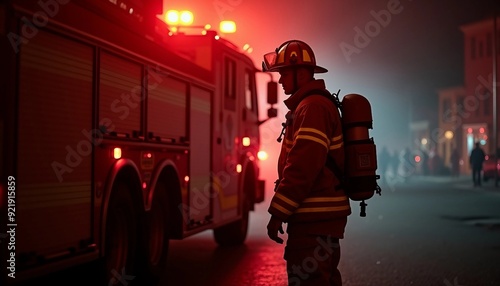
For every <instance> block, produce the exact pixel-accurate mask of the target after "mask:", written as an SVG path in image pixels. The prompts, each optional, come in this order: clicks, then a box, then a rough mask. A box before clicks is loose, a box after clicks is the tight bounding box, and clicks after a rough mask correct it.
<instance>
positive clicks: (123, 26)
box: [0, 0, 277, 285]
mask: <svg viewBox="0 0 500 286" xmlns="http://www.w3.org/2000/svg"><path fill="white" fill-rule="evenodd" d="M162 13H163V3H162V0H152V1H145V0H144V1H140V0H130V1H121V0H106V1H105V0H72V1H67V0H40V1H29V0H19V1H17V0H11V1H3V3H2V4H0V35H1V38H2V40H1V46H0V51H1V52H0V57H1V58H2V69H1V76H0V83H1V86H2V96H1V98H0V158H1V162H2V163H1V165H0V175H1V179H0V180H1V189H0V190H1V192H2V200H1V201H0V203H1V205H2V218H4V219H3V220H2V226H1V227H2V228H1V230H2V231H1V233H2V234H3V237H1V238H0V239H1V240H3V242H2V243H0V245H1V247H2V250H1V251H2V257H5V258H6V259H3V258H2V263H3V264H2V271H3V272H2V275H3V276H2V278H6V279H7V282H11V281H19V280H23V279H31V278H33V277H39V276H41V275H44V274H47V273H55V272H57V271H60V270H62V269H65V268H68V267H73V266H77V265H82V264H84V263H89V262H97V263H98V264H99V265H102V267H100V269H103V270H102V275H103V279H104V281H105V283H106V285H114V284H116V285H118V281H114V280H113V279H115V280H116V274H117V273H118V274H127V275H133V276H135V277H142V276H141V275H144V277H150V276H151V277H155V276H157V275H158V274H159V273H160V272H162V271H164V269H165V267H166V261H167V255H168V246H169V241H170V240H172V239H183V238H186V237H189V236H192V235H194V234H197V233H200V232H202V231H206V230H213V235H214V239H215V241H216V242H217V243H218V244H220V245H231V244H241V243H243V242H244V240H245V238H246V234H247V227H248V220H249V212H250V211H252V210H253V209H254V205H255V204H257V203H259V202H262V201H263V200H264V180H262V179H261V174H260V173H259V162H258V161H259V160H258V152H259V147H260V137H259V125H260V124H261V123H262V120H259V113H258V97H257V93H256V91H257V88H256V79H257V77H256V74H257V72H258V69H257V68H256V67H255V65H254V64H253V62H252V60H251V59H250V57H249V56H248V55H247V54H245V53H244V52H242V50H241V49H239V48H237V47H236V46H235V45H234V44H232V43H231V42H229V41H227V40H225V39H224V38H222V37H220V36H219V35H218V34H217V33H216V32H214V31H203V33H199V34H196V35H189V34H187V33H185V34H183V33H181V32H178V33H172V30H171V29H169V26H168V25H166V23H165V22H164V21H161V19H159V17H157V15H159V14H162ZM276 86H277V85H276V83H275V82H273V81H271V82H270V83H269V84H268V87H271V88H270V89H269V90H268V103H270V104H271V108H270V109H269V111H270V112H268V116H269V117H272V116H274V114H275V109H274V108H272V104H274V103H276V93H277V89H276ZM5 264H6V265H5ZM5 271H6V273H4V272H5ZM14 277H15V278H14ZM136 281H138V279H136V280H134V281H129V282H130V283H132V284H133V283H135V282H136ZM115 282H116V283H115Z"/></svg>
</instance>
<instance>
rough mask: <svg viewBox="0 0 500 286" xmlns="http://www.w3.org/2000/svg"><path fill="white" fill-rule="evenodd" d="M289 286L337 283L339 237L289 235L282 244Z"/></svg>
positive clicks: (338, 277) (336, 284)
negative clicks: (284, 244) (285, 242)
mask: <svg viewBox="0 0 500 286" xmlns="http://www.w3.org/2000/svg"><path fill="white" fill-rule="evenodd" d="M284 258H285V260H286V262H287V272H288V285H289V286H308V285H314V286H322V285H325V286H326V285H330V286H341V285H342V277H341V275H340V271H339V270H338V268H337V267H338V265H339V261H340V244H339V239H338V238H334V237H331V236H327V235H308V236H299V237H296V235H295V236H289V237H288V240H287V245H286V247H285V257H284Z"/></svg>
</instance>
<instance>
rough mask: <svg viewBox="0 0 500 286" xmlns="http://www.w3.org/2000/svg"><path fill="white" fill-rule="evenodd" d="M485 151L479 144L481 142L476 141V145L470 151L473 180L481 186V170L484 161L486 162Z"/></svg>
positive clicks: (475, 184)
mask: <svg viewBox="0 0 500 286" xmlns="http://www.w3.org/2000/svg"><path fill="white" fill-rule="evenodd" d="M484 157H485V154H484V151H483V149H481V147H480V146H479V142H476V147H474V149H472V151H471V153H470V158H469V162H470V166H471V168H472V182H473V183H474V187H475V186H481V171H482V170H483V162H484Z"/></svg>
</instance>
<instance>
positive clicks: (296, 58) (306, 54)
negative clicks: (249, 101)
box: [262, 40, 328, 73]
mask: <svg viewBox="0 0 500 286" xmlns="http://www.w3.org/2000/svg"><path fill="white" fill-rule="evenodd" d="M299 66H306V67H312V68H313V71H314V72H315V73H325V72H327V71H328V70H327V69H325V68H323V67H320V66H318V65H316V58H315V56H314V52H313V50H312V49H311V47H310V46H309V45H308V44H306V43H304V42H302V41H299V40H290V41H286V42H284V43H283V44H281V46H279V47H278V48H277V49H276V51H274V52H271V53H267V54H265V55H264V61H263V62H262V70H263V71H266V72H276V71H279V70H280V69H281V68H287V67H299Z"/></svg>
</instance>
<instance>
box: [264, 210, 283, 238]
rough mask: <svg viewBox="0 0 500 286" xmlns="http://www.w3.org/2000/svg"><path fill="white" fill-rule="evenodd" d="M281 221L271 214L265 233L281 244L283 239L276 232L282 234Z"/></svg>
mask: <svg viewBox="0 0 500 286" xmlns="http://www.w3.org/2000/svg"><path fill="white" fill-rule="evenodd" d="M282 224H283V222H282V221H281V220H280V219H279V218H276V217H274V216H271V219H270V220H269V223H268V224H267V235H268V236H269V238H271V239H272V240H274V241H276V242H277V243H279V244H283V239H282V238H280V237H279V236H278V232H279V233H281V234H284V233H285V232H284V231H283V226H282Z"/></svg>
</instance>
